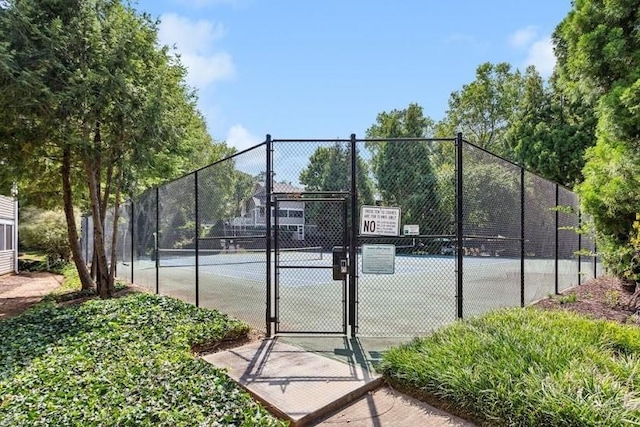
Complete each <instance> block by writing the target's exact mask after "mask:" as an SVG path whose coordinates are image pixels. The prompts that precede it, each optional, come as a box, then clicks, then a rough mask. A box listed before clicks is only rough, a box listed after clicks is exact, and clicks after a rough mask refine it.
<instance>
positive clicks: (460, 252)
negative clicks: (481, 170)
mask: <svg viewBox="0 0 640 427" xmlns="http://www.w3.org/2000/svg"><path fill="white" fill-rule="evenodd" d="M463 143H464V142H463V140H462V133H461V132H458V135H457V136H456V242H457V250H456V252H457V257H456V258H457V259H456V261H457V264H456V266H457V277H456V281H457V295H456V298H457V317H458V319H462V315H463V313H462V309H463V305H462V291H463V282H462V281H463V277H464V276H463V271H462V269H463V264H464V261H463V256H464V242H463V238H464V236H463V233H464V227H463V214H464V211H463V210H462V203H463V197H462V190H463V185H462V177H463V173H462V172H463V161H462V148H463V147H462V144H463Z"/></svg>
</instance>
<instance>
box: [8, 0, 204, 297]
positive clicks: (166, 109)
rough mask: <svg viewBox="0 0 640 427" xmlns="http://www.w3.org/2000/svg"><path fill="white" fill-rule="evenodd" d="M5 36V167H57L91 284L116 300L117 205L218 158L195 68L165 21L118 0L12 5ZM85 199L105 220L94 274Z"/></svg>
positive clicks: (83, 274)
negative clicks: (109, 227) (162, 45)
mask: <svg viewBox="0 0 640 427" xmlns="http://www.w3.org/2000/svg"><path fill="white" fill-rule="evenodd" d="M0 40H1V41H2V43H0V93H2V97H0V107H1V108H2V109H3V111H6V114H4V115H3V117H2V118H1V119H0V132H1V135H2V140H3V144H4V147H3V148H6V153H7V154H6V157H5V162H6V163H7V164H9V165H11V168H10V169H11V170H12V172H15V173H18V174H22V176H23V177H28V178H29V179H32V180H33V181H36V182H38V181H40V182H42V183H43V185H44V186H49V185H51V184H50V182H51V180H50V178H51V173H52V172H53V171H57V172H58V174H59V178H58V179H59V181H58V182H59V184H58V186H59V187H58V188H59V192H60V193H61V194H62V199H63V205H64V210H65V213H66V216H67V227H68V234H69V242H70V245H71V250H72V253H73V258H74V262H75V263H76V267H77V269H78V272H79V276H80V280H81V282H82V285H83V288H90V287H94V286H97V288H98V291H99V293H100V295H101V296H102V297H108V296H110V295H111V294H112V293H113V282H114V277H113V276H114V269H113V267H111V268H110V266H109V263H108V262H107V259H108V257H109V254H107V252H106V247H107V245H106V241H107V239H111V240H112V244H111V247H112V248H113V249H112V252H111V254H110V255H111V259H112V260H114V259H115V256H116V254H115V247H116V244H115V239H116V233H115V232H114V233H113V235H112V236H105V235H104V231H105V229H106V228H105V224H104V222H105V217H106V212H107V208H108V206H109V205H110V204H113V205H114V207H115V212H118V205H119V203H120V201H121V200H122V199H123V198H124V197H125V196H127V195H129V194H130V193H132V192H134V191H136V189H137V188H138V186H139V185H141V184H143V183H144V182H145V181H146V180H149V177H150V176H151V175H153V174H158V175H159V176H164V177H166V176H170V175H171V173H172V172H175V171H176V170H177V169H180V168H181V167H183V166H184V162H183V161H182V159H187V158H190V159H195V158H196V156H197V155H198V154H196V153H198V152H200V153H202V152H204V153H208V150H209V147H210V145H211V140H210V138H206V137H205V136H206V132H205V127H204V124H203V122H202V118H201V117H200V116H199V115H198V113H197V112H196V111H195V99H194V95H193V93H191V92H190V90H189V89H188V88H187V87H186V85H185V84H184V77H185V70H184V68H183V67H182V66H181V65H180V64H179V62H178V61H177V60H176V59H174V58H173V57H172V56H170V55H169V53H168V51H167V49H159V48H158V42H157V26H156V23H155V22H153V21H151V20H150V19H149V17H148V16H146V15H140V14H138V13H137V12H135V11H134V10H133V9H132V8H130V7H128V6H124V5H122V4H121V3H120V1H117V0H73V1H69V2H59V1H56V0H38V1H36V0H12V1H11V0H10V1H6V2H4V5H3V7H2V8H0ZM200 155H202V154H200ZM40 159H47V162H49V164H48V169H47V172H48V173H47V174H44V175H42V176H33V175H31V174H30V173H29V172H30V169H31V168H32V166H33V165H35V164H37V162H38V161H39V160H40ZM175 159H181V160H179V161H176V160H175ZM19 177H20V175H19ZM79 190H84V195H80V194H79V193H78V191H79ZM82 200H86V202H87V206H88V208H89V212H90V213H91V214H92V216H93V219H94V236H95V252H96V258H95V262H94V264H95V265H96V267H97V268H96V278H95V281H94V279H93V278H92V277H91V274H90V272H89V270H88V269H87V266H86V264H85V262H84V261H83V260H82V258H81V256H80V248H79V246H78V230H77V225H76V223H75V220H74V216H73V205H74V203H78V202H80V201H82ZM117 220H118V218H117V215H116V216H115V218H114V221H115V222H117ZM113 229H114V230H117V227H113ZM111 265H112V266H113V265H115V262H113V263H112V264H111Z"/></svg>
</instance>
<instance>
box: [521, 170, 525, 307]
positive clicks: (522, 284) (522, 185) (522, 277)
mask: <svg viewBox="0 0 640 427" xmlns="http://www.w3.org/2000/svg"><path fill="white" fill-rule="evenodd" d="M524 179H525V173H524V167H522V166H520V307H524V250H525V245H524V202H525V194H524V187H525V185H524Z"/></svg>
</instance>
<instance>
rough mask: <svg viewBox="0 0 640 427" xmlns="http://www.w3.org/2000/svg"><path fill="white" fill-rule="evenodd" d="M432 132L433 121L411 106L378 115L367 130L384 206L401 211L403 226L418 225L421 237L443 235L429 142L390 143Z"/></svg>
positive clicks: (368, 144) (418, 107) (374, 170)
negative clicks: (400, 209)
mask: <svg viewBox="0 0 640 427" xmlns="http://www.w3.org/2000/svg"><path fill="white" fill-rule="evenodd" d="M432 130H433V120H431V119H430V118H429V117H425V116H424V114H423V111H422V107H420V106H419V105H418V104H415V103H413V104H409V106H408V107H407V108H405V109H403V110H392V111H390V112H382V113H380V114H378V117H377V118H376V122H375V123H374V124H373V125H372V126H371V127H370V128H369V129H368V130H367V138H376V139H380V141H371V142H368V143H367V148H369V150H370V151H371V153H372V161H371V162H372V165H373V168H372V169H373V176H374V177H375V181H376V185H377V190H378V192H379V193H380V197H381V202H382V203H383V204H384V205H387V206H400V207H401V208H402V222H403V223H404V224H417V225H419V226H420V233H421V234H439V233H440V232H441V229H440V227H441V225H440V224H441V221H440V219H441V210H440V199H439V197H438V192H437V190H436V189H437V179H436V175H435V173H434V170H433V166H432V165H431V160H430V156H431V147H430V146H429V143H428V142H427V141H389V140H386V139H392V138H426V137H427V136H429V135H430V134H431V132H432Z"/></svg>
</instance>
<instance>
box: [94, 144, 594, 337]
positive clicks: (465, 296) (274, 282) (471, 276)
mask: <svg viewBox="0 0 640 427" xmlns="http://www.w3.org/2000/svg"><path fill="white" fill-rule="evenodd" d="M363 206H364V207H367V206H368V207H369V209H371V208H383V209H382V210H381V211H380V212H382V214H381V216H380V217H377V218H376V219H375V221H378V222H379V223H382V222H385V221H386V225H389V224H391V225H394V224H395V225H397V226H399V228H400V230H399V232H397V231H396V232H392V233H391V234H389V232H386V231H385V232H380V231H378V232H377V233H376V232H372V230H370V229H369V228H366V229H363V228H362V225H363V222H362V221H363V220H365V218H364V217H362V218H361V215H362V212H365V211H363ZM384 208H386V209H384ZM396 208H397V210H394V209H396ZM366 212H367V213H366V215H369V213H370V212H373V211H370V210H366ZM393 212H397V213H398V217H397V218H395V219H393V218H383V216H387V214H388V215H390V216H393V215H395V214H393ZM112 218H113V215H108V216H107V221H106V227H107V228H109V230H108V231H109V233H108V234H107V235H111V233H110V232H111V231H112V230H113V228H112V227H117V231H118V233H117V235H118V239H117V241H116V254H117V255H116V256H117V259H116V260H113V261H114V262H116V265H117V274H118V276H119V277H122V278H124V279H126V280H129V281H131V282H134V283H136V284H138V285H141V286H144V287H147V288H148V289H150V290H152V291H154V292H158V293H162V294H166V295H170V296H174V297H176V298H180V299H183V300H185V301H188V302H191V303H193V304H196V305H198V306H203V307H210V308H216V309H219V310H221V311H223V312H226V313H228V314H230V315H232V316H234V317H237V318H240V319H242V320H244V321H246V322H248V323H250V324H251V325H252V326H254V327H256V328H257V329H260V330H263V331H265V332H266V333H267V334H269V335H270V334H273V333H274V332H275V333H284V332H286V331H298V332H310V333H314V332H321V331H322V332H326V331H327V330H334V329H335V330H336V331H339V332H340V333H342V332H344V331H348V332H349V333H350V334H351V335H356V334H360V335H374V336H376V335H377V336H414V335H417V334H421V333H427V332H429V331H432V330H434V329H436V328H438V327H440V326H442V325H444V324H446V323H449V322H452V321H454V320H455V319H459V318H463V317H468V316H474V315H478V314H481V313H483V312H485V311H487V310H492V309H496V308H499V307H506V306H524V305H526V304H529V303H531V302H532V301H535V300H537V299H541V298H544V297H546V296H547V295H549V294H553V293H559V292H561V291H562V290H565V289H567V288H569V287H572V286H576V285H579V284H580V283H583V282H584V281H585V280H586V279H588V278H590V277H595V276H596V275H597V274H599V273H600V272H601V266H600V262H599V259H598V257H597V255H596V254H595V249H596V244H595V239H594V236H593V234H592V232H591V226H590V224H591V219H590V218H589V217H588V216H586V215H584V214H582V213H581V212H580V209H579V200H578V197H577V196H576V195H575V194H574V193H572V192H571V191H569V190H568V189H566V188H564V187H562V186H560V185H558V184H555V183H552V182H550V181H548V180H545V179H543V178H541V177H540V176H538V175H536V174H534V173H532V172H530V171H527V170H525V169H523V168H522V167H520V166H518V165H516V164H513V163H512V162H509V161H507V160H505V159H502V158H500V157H498V156H495V155H493V154H491V153H489V152H487V151H485V150H483V149H481V148H479V147H476V146H474V145H473V144H470V143H468V142H466V141H464V140H463V139H462V136H461V135H458V136H457V137H456V138H445V139H422V138H410V139H357V138H356V137H355V135H352V137H351V138H350V139H335V140H327V139H315V140H314V139H300V140H295V139H286V140H285V139H280V140H278V139H271V137H269V136H268V137H267V139H266V140H265V142H263V143H261V144H259V145H257V146H255V147H252V148H250V149H247V150H244V151H242V152H240V153H237V154H235V155H233V156H231V157H229V158H226V159H223V160H220V161H218V162H216V163H214V164H212V165H210V166H207V167H205V168H202V169H199V170H197V171H194V172H192V173H190V174H188V175H186V176H184V177H182V178H179V179H176V180H173V181H171V182H169V183H166V184H164V185H162V186H160V187H157V188H152V189H149V190H147V191H146V192H144V193H143V194H141V195H140V196H138V197H137V198H135V199H134V200H130V201H129V202H127V203H125V204H123V205H122V206H121V207H120V213H119V221H118V224H113V219H112ZM342 218H344V220H342ZM394 221H395V222H394ZM82 225H83V233H82V239H83V242H82V248H83V251H84V255H85V257H86V259H87V260H91V258H92V245H91V241H92V235H93V233H92V227H93V226H92V221H91V218H84V219H83V222H82ZM379 226H380V224H379ZM391 228H393V227H391ZM378 230H380V228H379V229H378ZM305 248H306V249H305ZM311 248H313V251H311V250H310V249H311ZM336 248H342V249H336ZM336 250H338V251H339V250H342V251H343V255H341V256H343V257H344V259H345V263H344V265H343V267H344V272H343V274H344V275H343V276H340V275H339V274H338V277H337V278H336V276H335V274H336V273H335V272H334V275H333V276H332V273H331V271H332V268H333V267H334V266H333V264H332V263H333V254H332V252H336ZM316 252H319V256H318V257H316V258H311V257H307V255H308V254H315V253H316ZM374 253H378V254H379V255H376V256H379V258H374V256H373V255H372V254H374ZM380 254H384V256H382V255H380ZM314 256H315V255H314ZM338 258H340V257H339V256H338ZM338 258H336V259H338ZM372 260H373V261H372ZM387 264H388V265H387ZM170 267H171V268H170ZM340 274H342V273H340ZM336 313H338V314H336ZM333 323H336V324H335V325H334V324H333ZM338 323H340V324H338Z"/></svg>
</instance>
